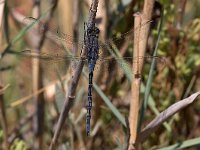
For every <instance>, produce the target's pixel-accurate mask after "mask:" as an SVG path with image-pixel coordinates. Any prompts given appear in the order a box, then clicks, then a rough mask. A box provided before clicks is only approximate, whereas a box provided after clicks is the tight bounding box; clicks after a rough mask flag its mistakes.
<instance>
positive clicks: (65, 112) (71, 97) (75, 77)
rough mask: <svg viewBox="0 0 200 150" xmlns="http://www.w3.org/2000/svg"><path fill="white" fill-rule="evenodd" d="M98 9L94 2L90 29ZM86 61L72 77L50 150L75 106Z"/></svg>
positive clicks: (90, 14) (90, 13)
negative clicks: (76, 92)
mask: <svg viewBox="0 0 200 150" xmlns="http://www.w3.org/2000/svg"><path fill="white" fill-rule="evenodd" d="M97 7H98V0H93V1H92V5H91V7H90V12H89V19H88V22H87V25H88V28H90V27H91V26H93V25H94V24H95V18H96V12H97ZM86 51H87V49H86V47H85V46H84V47H83V55H84V54H85V52H86ZM84 59H85V58H84V56H82V57H81V60H80V61H79V63H78V65H77V67H76V70H75V72H74V75H73V76H72V81H71V84H70V88H69V91H68V96H67V97H66V99H65V102H64V106H63V109H62V112H61V114H60V116H59V119H58V122H57V126H56V130H55V133H54V136H53V139H52V141H51V145H50V148H49V149H50V150H52V149H54V148H55V146H56V142H57V140H58V137H59V135H60V132H61V129H62V126H63V124H64V121H65V119H66V117H67V116H68V112H69V110H70V109H71V107H72V105H73V102H74V98H75V96H74V95H75V91H76V87H77V85H78V81H79V78H80V75H81V72H82V69H83V65H84Z"/></svg>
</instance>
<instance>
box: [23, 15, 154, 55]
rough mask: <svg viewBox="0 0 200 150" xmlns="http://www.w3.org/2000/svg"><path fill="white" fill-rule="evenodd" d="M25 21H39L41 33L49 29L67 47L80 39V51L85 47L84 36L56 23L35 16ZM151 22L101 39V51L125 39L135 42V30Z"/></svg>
mask: <svg viewBox="0 0 200 150" xmlns="http://www.w3.org/2000/svg"><path fill="white" fill-rule="evenodd" d="M23 22H24V24H26V25H29V24H32V23H33V22H37V23H36V26H37V27H39V33H43V32H44V31H47V37H49V38H52V39H54V40H60V41H64V42H65V44H66V47H67V49H71V50H72V49H73V41H78V42H77V44H78V51H79V52H80V51H81V48H82V47H83V44H84V42H83V39H84V37H80V38H79V39H81V40H78V39H75V38H74V39H73V38H72V36H71V35H68V34H66V33H64V32H62V31H60V29H59V28H58V27H56V26H55V25H51V24H48V25H47V24H45V23H43V22H42V21H41V20H39V19H36V18H33V17H26V18H24V20H23ZM151 22H153V20H149V21H147V22H145V23H143V24H142V25H141V26H140V27H136V28H134V27H132V28H131V29H130V30H129V31H128V32H126V33H123V34H118V36H116V37H113V38H110V39H108V40H106V41H104V42H102V41H99V47H100V51H99V53H100V54H101V53H103V54H105V52H104V51H103V50H106V51H107V50H108V47H112V44H111V43H115V44H120V43H121V42H123V41H124V40H126V41H131V42H133V38H134V32H135V31H136V30H138V29H141V28H143V27H145V26H146V25H149V24H150V23H151Z"/></svg>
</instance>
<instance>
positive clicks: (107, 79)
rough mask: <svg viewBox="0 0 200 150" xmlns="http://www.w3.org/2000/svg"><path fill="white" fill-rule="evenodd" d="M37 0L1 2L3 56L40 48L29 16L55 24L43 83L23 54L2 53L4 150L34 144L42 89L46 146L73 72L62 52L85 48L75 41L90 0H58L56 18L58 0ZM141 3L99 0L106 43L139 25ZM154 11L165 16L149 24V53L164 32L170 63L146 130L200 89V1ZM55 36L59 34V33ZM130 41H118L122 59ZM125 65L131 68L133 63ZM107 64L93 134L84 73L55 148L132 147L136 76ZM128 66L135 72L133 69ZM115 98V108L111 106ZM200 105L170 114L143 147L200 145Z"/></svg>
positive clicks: (0, 131)
mask: <svg viewBox="0 0 200 150" xmlns="http://www.w3.org/2000/svg"><path fill="white" fill-rule="evenodd" d="M37 2H38V1H37V0H35V1H34V0H32V1H31V0H28V1H27V0H9V1H6V0H5V1H1V2H0V6H2V7H1V8H0V9H1V10H0V11H1V12H3V14H2V15H1V12H0V15H1V16H0V17H1V18H0V21H1V22H0V23H1V24H0V27H1V30H0V35H1V36H0V37H1V38H0V47H1V48H0V50H1V51H0V52H1V54H4V53H3V52H4V51H5V50H6V48H8V47H7V46H8V45H9V49H11V50H13V51H16V52H20V51H23V50H27V49H28V50H30V49H31V50H32V49H37V48H38V43H39V42H40V38H41V37H40V36H41V35H42V33H41V32H39V33H38V31H37V32H36V31H34V30H37V24H36V25H32V26H30V27H29V28H27V24H26V21H25V19H24V18H25V17H30V16H32V17H36V18H39V17H40V16H42V17H43V18H42V19H41V20H43V21H44V22H45V21H48V25H49V28H48V29H47V30H48V31H47V32H48V33H47V34H46V37H45V41H44V44H42V48H41V49H40V50H41V51H42V52H44V53H48V54H49V55H51V56H52V55H55V57H54V59H52V60H48V61H45V60H42V59H41V70H40V71H41V72H40V73H41V74H42V77H41V79H42V81H41V83H42V85H41V86H38V88H37V90H34V87H33V86H34V84H35V83H34V79H33V78H34V74H33V68H34V67H33V64H32V58H31V57H24V56H23V55H20V53H15V54H11V53H6V54H5V55H1V57H0V71H1V72H0V87H1V92H0V101H1V102H0V103H1V104H0V107H1V112H5V114H4V115H3V116H2V117H1V125H0V143H1V144H0V147H1V148H0V149H19V150H22V149H34V148H35V146H34V145H35V143H36V142H37V138H36V137H37V132H36V131H35V129H36V128H37V127H36V126H37V122H35V119H34V118H35V115H36V114H35V111H36V110H37V109H38V108H37V106H38V105H36V99H39V100H40V97H39V98H38V97H37V95H38V94H39V95H40V94H42V95H43V98H44V104H43V105H42V107H44V108H45V109H44V111H43V113H42V114H44V119H43V124H44V127H43V128H42V140H43V149H48V146H49V145H50V142H51V139H52V137H53V133H54V130H55V126H56V122H57V119H58V116H59V113H60V110H61V109H62V106H63V103H64V97H65V93H67V91H68V88H69V87H68V85H69V82H70V79H71V75H72V72H73V67H69V66H70V65H69V63H71V62H70V61H68V60H64V59H62V58H59V57H58V56H61V55H65V54H66V53H67V52H66V51H65V50H64V48H63V47H66V48H67V50H70V52H71V53H73V54H75V55H79V54H80V49H81V46H78V51H73V47H72V44H73V42H75V43H76V39H77V38H78V37H79V40H78V41H79V42H80V44H81V42H82V41H83V38H82V37H83V35H84V22H86V21H87V17H88V12H89V8H90V4H91V1H88V0H84V1H81V0H74V1H72V0H68V1H65V0H59V1H58V2H57V5H56V6H55V10H53V13H52V15H49V13H50V11H51V9H50V7H51V6H52V3H53V1H47V0H42V1H40V6H39V7H38V6H37ZM37 7H38V8H39V10H40V11H39V13H38V14H37V15H36V16H35V14H34V12H35V11H34V9H35V8H36V9H37ZM142 7H143V1H139V0H138V1H134V0H109V1H108V0H100V1H99V6H98V11H97V17H96V22H97V26H98V27H99V28H100V40H101V41H102V42H105V41H107V40H108V39H110V38H111V39H112V38H113V37H116V36H117V37H118V36H120V35H121V34H123V33H126V32H128V31H131V29H132V28H133V25H134V17H133V14H134V13H135V12H137V11H141V10H142ZM161 12H163V18H162V19H163V25H162V30H161V32H158V24H159V21H160V20H161V16H160V14H161ZM153 16H160V17H159V18H157V19H154V18H153V20H152V22H151V32H150V35H149V42H148V46H147V51H146V55H148V56H150V55H152V54H153V52H154V47H155V44H156V39H157V37H158V35H159V34H160V36H161V39H160V41H159V46H158V50H157V55H158V56H160V57H161V56H162V57H164V58H165V62H164V65H161V64H159V63H158V64H157V65H156V68H155V70H154V74H153V82H152V84H151V87H150V91H151V94H150V95H149V102H148V107H147V108H146V110H145V114H144V122H143V124H142V125H141V128H143V127H145V126H146V125H147V124H148V123H149V122H150V121H151V120H152V119H153V118H155V117H156V115H158V114H159V112H161V111H163V110H165V109H166V108H167V107H169V106H170V105H172V104H174V103H175V102H177V101H179V100H181V99H184V98H186V97H188V96H190V95H191V94H192V93H195V92H197V91H199V89H200V86H199V85H200V80H199V75H200V44H199V43H200V1H198V0H189V1H188V0H158V1H157V2H156V3H155V9H154V15H153ZM28 25H30V24H28ZM49 33H53V34H54V36H51V34H49ZM49 35H50V36H49ZM69 35H70V36H69ZM73 37H74V39H73ZM124 37H125V36H124ZM62 39H64V40H62ZM132 43H133V41H130V40H129V39H128V38H120V39H119V40H117V41H116V42H114V44H115V46H116V50H117V52H116V53H119V54H120V55H121V56H132V51H133V48H132V47H133V46H132ZM103 53H106V54H107V53H109V52H103ZM18 54H19V55H18ZM68 54H69V52H68ZM108 55H109V54H108ZM56 57H57V58H56ZM126 64H128V65H131V63H129V62H126ZM104 65H105V66H106V65H107V64H106V63H105V64H102V65H101V64H100V65H98V64H97V69H96V70H95V73H94V74H95V83H94V84H95V87H94V90H93V109H92V132H91V135H90V137H87V136H86V133H85V114H86V109H85V105H86V101H87V86H88V85H87V84H88V79H87V75H86V74H82V75H81V78H80V81H79V84H78V88H77V90H76V98H75V102H74V106H73V108H72V109H71V110H70V113H69V117H68V118H67V120H66V122H65V125H64V126H63V128H62V132H61V135H60V137H59V140H58V145H57V149H63V150H64V149H108V150H110V149H116V150H117V149H126V145H127V138H128V130H127V128H125V126H124V124H125V117H128V114H129V103H130V97H131V79H130V78H128V76H129V75H130V74H131V73H129V74H128V73H127V72H126V71H124V68H123V67H124V65H121V66H120V65H116V64H110V65H111V67H109V69H108V68H107V67H103V66H104ZM150 65H151V63H150V62H147V63H145V65H144V69H143V75H142V81H143V85H144V86H142V89H141V98H142V99H141V104H142V101H143V99H144V91H145V85H146V84H147V80H148V77H149V69H150ZM129 68H130V67H129ZM125 69H127V68H125ZM128 71H129V72H131V70H130V69H129V70H128ZM127 74H128V75H127ZM36 85H37V84H36ZM109 102H111V106H110V105H108V103H109ZM199 108H200V102H199V101H197V102H195V103H194V104H192V105H190V106H189V107H187V108H185V109H183V110H182V111H180V112H179V113H177V114H176V115H174V116H173V117H171V118H170V119H169V120H168V121H167V122H166V124H165V125H163V126H161V127H160V128H159V129H158V130H157V131H156V132H155V133H153V134H152V135H151V136H150V137H149V138H148V139H147V140H146V142H144V143H143V144H142V145H141V146H140V147H139V148H140V149H158V148H163V149H176V148H174V147H171V148H170V147H168V146H171V145H174V144H180V143H184V144H185V145H183V148H182V149H191V150H192V149H194V150H195V149H200V139H199V138H198V137H200V109H199ZM119 114H120V115H119ZM123 121H124V122H123ZM5 132H6V133H5ZM5 139H7V142H5ZM8 147H9V148H8Z"/></svg>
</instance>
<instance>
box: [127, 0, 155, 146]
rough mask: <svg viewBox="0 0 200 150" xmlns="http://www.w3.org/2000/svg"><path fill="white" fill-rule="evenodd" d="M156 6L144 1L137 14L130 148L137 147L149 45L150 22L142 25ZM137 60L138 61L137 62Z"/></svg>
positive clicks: (149, 18) (151, 2)
mask: <svg viewBox="0 0 200 150" xmlns="http://www.w3.org/2000/svg"><path fill="white" fill-rule="evenodd" d="M153 6H154V0H146V1H145V3H144V8H143V13H142V14H139V13H137V14H135V28H137V30H135V32H134V52H133V55H134V57H135V58H136V61H134V63H133V70H134V71H133V81H132V89H131V92H132V100H131V102H130V112H129V126H130V137H129V146H128V149H129V150H132V149H137V144H138V143H136V139H137V137H138V135H137V123H138V115H139V103H140V101H139V100H140V85H141V74H142V69H143V64H144V59H141V58H144V55H145V51H146V47H147V40H148V35H149V27H150V24H147V25H145V26H142V27H141V25H142V24H144V23H146V22H147V21H149V20H151V17H152V11H153ZM135 62H136V63H135Z"/></svg>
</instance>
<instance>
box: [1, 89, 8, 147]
mask: <svg viewBox="0 0 200 150" xmlns="http://www.w3.org/2000/svg"><path fill="white" fill-rule="evenodd" d="M1 89H3V87H1V86H0V90H1ZM0 121H1V127H2V130H3V139H4V142H3V149H5V150H8V149H9V144H8V127H7V119H6V111H5V106H4V99H3V93H0Z"/></svg>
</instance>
